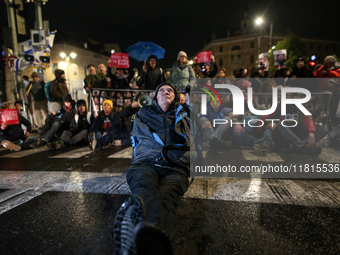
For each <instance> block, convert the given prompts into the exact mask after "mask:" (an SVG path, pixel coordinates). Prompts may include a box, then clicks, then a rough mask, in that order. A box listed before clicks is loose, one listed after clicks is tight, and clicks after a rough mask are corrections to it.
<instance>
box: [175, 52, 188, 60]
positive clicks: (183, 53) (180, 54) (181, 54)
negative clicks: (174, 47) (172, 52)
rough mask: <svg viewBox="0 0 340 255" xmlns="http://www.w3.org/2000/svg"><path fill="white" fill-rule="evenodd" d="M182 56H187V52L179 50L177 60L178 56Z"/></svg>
mask: <svg viewBox="0 0 340 255" xmlns="http://www.w3.org/2000/svg"><path fill="white" fill-rule="evenodd" d="M182 56H184V57H186V58H188V56H187V54H186V53H185V52H184V51H180V52H179V53H178V55H177V60H179V58H180V57H182Z"/></svg>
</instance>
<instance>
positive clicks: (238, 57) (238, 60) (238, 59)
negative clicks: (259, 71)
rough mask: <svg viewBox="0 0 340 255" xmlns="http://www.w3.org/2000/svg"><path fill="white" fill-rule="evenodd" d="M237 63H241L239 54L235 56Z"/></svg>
mask: <svg viewBox="0 0 340 255" xmlns="http://www.w3.org/2000/svg"><path fill="white" fill-rule="evenodd" d="M237 62H241V54H238V55H237Z"/></svg>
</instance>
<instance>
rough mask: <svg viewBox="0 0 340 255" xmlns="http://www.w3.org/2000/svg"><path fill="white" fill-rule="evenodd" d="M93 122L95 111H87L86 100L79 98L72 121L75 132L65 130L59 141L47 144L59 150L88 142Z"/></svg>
mask: <svg viewBox="0 0 340 255" xmlns="http://www.w3.org/2000/svg"><path fill="white" fill-rule="evenodd" d="M93 122H94V116H93V113H91V112H88V111H87V107H86V102H85V100H83V99H80V100H78V101H77V111H76V113H75V116H74V123H72V125H74V126H75V130H74V131H73V132H72V131H70V130H65V131H64V132H63V134H62V135H61V137H60V139H59V140H58V141H55V142H51V143H48V144H47V146H48V147H50V148H53V149H56V150H58V149H65V148H66V147H67V146H72V145H75V144H78V143H81V142H84V143H86V144H88V140H87V135H88V131H89V130H90V127H91V125H92V123H93Z"/></svg>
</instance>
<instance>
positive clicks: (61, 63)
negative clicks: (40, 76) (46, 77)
mask: <svg viewBox="0 0 340 255" xmlns="http://www.w3.org/2000/svg"><path fill="white" fill-rule="evenodd" d="M58 67H59V68H60V69H62V70H64V69H66V67H67V63H66V62H64V61H62V62H60V63H59V64H58Z"/></svg>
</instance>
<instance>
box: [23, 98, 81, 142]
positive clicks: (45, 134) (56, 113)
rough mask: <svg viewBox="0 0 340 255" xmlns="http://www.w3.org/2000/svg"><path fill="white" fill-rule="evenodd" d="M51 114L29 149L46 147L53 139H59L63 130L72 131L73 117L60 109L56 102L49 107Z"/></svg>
mask: <svg viewBox="0 0 340 255" xmlns="http://www.w3.org/2000/svg"><path fill="white" fill-rule="evenodd" d="M50 112H51V114H50V115H48V117H47V118H46V120H45V124H44V126H42V128H41V133H40V137H39V138H38V140H37V141H36V142H35V143H32V144H31V145H30V147H32V148H39V147H41V146H44V145H47V143H48V142H52V141H53V140H55V139H59V138H60V136H61V135H62V134H63V132H64V131H65V130H70V131H71V132H72V131H74V128H75V127H74V126H73V125H71V123H73V116H72V114H71V113H69V112H66V111H65V110H64V109H61V105H60V104H59V103H58V102H53V103H52V104H51V107H50Z"/></svg>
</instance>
